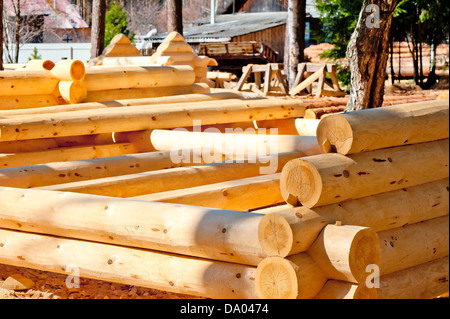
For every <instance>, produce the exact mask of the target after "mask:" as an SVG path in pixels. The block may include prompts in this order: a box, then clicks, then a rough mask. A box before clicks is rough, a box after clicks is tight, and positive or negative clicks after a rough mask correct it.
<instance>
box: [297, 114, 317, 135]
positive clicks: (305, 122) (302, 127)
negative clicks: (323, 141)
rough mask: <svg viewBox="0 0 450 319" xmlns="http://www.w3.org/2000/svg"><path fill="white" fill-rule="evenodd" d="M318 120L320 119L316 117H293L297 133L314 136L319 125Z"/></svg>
mask: <svg viewBox="0 0 450 319" xmlns="http://www.w3.org/2000/svg"><path fill="white" fill-rule="evenodd" d="M305 113H306V111H305ZM319 122H320V120H317V119H305V118H299V119H295V128H296V129H297V132H298V135H302V136H316V131H317V126H318V125H319Z"/></svg>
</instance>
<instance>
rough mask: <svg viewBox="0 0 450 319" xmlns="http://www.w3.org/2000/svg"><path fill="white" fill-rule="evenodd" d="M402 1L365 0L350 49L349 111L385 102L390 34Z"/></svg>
mask: <svg viewBox="0 0 450 319" xmlns="http://www.w3.org/2000/svg"><path fill="white" fill-rule="evenodd" d="M397 3H398V0H375V1H371V0H365V1H364V5H363V8H362V11H361V14H360V17H359V21H358V24H357V26H356V29H355V31H354V33H353V35H352V37H351V39H350V42H349V45H348V48H347V58H348V59H349V64H350V71H351V92H350V98H349V102H348V104H347V108H346V111H353V110H360V109H367V108H375V107H381V106H382V104H383V96H384V84H385V77H386V66H387V59H388V56H389V49H388V47H389V36H390V29H391V23H392V16H393V13H394V9H395V7H396V5H397Z"/></svg>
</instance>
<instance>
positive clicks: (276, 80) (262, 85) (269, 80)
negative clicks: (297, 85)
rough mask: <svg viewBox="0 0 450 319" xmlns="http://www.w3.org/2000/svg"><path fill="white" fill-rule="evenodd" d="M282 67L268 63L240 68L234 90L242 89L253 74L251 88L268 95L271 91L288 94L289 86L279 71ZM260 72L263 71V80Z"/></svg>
mask: <svg viewBox="0 0 450 319" xmlns="http://www.w3.org/2000/svg"><path fill="white" fill-rule="evenodd" d="M281 71H282V68H281V67H280V65H279V64H278V63H268V64H266V65H257V64H249V65H247V66H245V67H243V68H242V76H241V78H240V79H239V81H238V83H237V84H236V86H235V88H234V90H235V91H242V90H243V88H244V84H245V83H247V81H248V79H249V78H250V76H251V74H252V73H253V74H254V78H255V83H254V84H255V85H254V86H252V87H251V90H252V91H254V92H256V93H260V94H262V95H264V96H268V95H270V94H272V93H275V92H276V93H280V92H281V93H283V94H288V91H289V88H288V85H287V83H286V79H285V78H284V76H283V74H282V73H281ZM262 73H264V82H262V81H263V77H262Z"/></svg>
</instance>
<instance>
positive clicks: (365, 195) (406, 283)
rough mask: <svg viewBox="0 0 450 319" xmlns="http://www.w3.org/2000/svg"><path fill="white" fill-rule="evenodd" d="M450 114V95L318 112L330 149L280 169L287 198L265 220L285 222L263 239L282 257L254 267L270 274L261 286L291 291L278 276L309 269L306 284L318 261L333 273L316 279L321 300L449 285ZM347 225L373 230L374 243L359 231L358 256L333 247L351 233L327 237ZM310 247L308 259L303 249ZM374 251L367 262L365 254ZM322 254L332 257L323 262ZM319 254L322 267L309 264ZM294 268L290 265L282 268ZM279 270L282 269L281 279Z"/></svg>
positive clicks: (438, 290) (440, 289)
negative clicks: (358, 273) (335, 112)
mask: <svg viewBox="0 0 450 319" xmlns="http://www.w3.org/2000/svg"><path fill="white" fill-rule="evenodd" d="M448 121H449V102H448V100H437V101H431V102H429V101H426V102H421V103H412V104H406V105H398V106H391V107H385V108H379V109H370V110H362V111H355V112H350V113H345V114H338V115H331V116H328V117H326V118H324V119H322V120H321V121H320V122H319V124H318V126H317V140H318V143H319V144H320V145H321V146H322V148H323V150H324V151H325V152H326V154H319V155H316V156H308V157H303V158H299V159H294V160H292V161H289V162H288V163H287V164H286V165H285V166H284V168H283V170H282V173H281V177H280V188H281V192H282V196H283V198H284V199H285V201H286V202H287V203H288V204H289V206H286V207H283V208H280V210H279V211H278V212H274V213H272V214H269V215H267V216H266V218H267V219H268V222H267V223H268V224H271V225H273V224H274V221H276V220H277V219H283V218H284V219H286V221H289V223H286V225H285V226H284V229H283V231H280V230H281V229H282V228H281V227H280V228H279V229H278V231H277V233H276V234H277V238H278V239H279V240H278V241H270V240H267V241H266V242H265V244H264V245H263V250H264V251H266V254H268V255H269V254H270V255H271V256H277V258H278V261H277V262H276V263H274V262H271V261H270V260H268V261H267V262H266V263H264V262H263V263H261V264H260V265H259V266H258V268H260V267H262V266H261V265H265V264H267V265H268V266H267V267H264V268H262V269H258V270H257V278H258V274H260V275H259V276H267V278H266V280H265V286H262V287H260V288H259V289H261V290H265V291H267V292H268V293H277V292H279V291H283V290H282V289H285V290H284V291H286V286H285V284H284V282H285V281H283V280H282V279H287V278H289V276H292V274H294V273H295V274H296V275H297V277H296V278H297V280H298V282H300V279H299V278H303V279H304V277H305V276H308V280H306V279H304V280H305V281H304V284H305V285H312V284H311V282H312V281H311V280H312V279H311V278H313V275H312V273H313V270H314V271H317V270H316V268H317V267H318V268H320V269H321V270H322V272H323V273H324V274H326V275H327V277H328V281H326V283H325V279H324V278H323V277H322V280H321V281H320V282H321V283H325V284H324V285H323V287H322V289H321V290H320V291H319V292H318V294H317V295H316V296H315V298H349V297H351V298H355V297H367V296H371V295H372V296H373V294H374V292H375V291H376V294H377V295H378V298H383V299H395V298H417V299H423V298H434V297H437V296H440V295H442V294H444V293H448V291H449V284H448V282H449V281H448V280H449V268H448V254H449V244H448V243H449V219H448V213H449V206H448V204H449V184H448V183H449V179H448V177H449V171H448V168H449V140H448V138H449V123H448ZM285 216H287V217H285ZM287 218H290V219H287ZM326 224H327V225H328V226H326V227H323V226H324V225H326ZM330 225H333V227H332V228H330V230H327V228H328V227H330ZM346 227H349V228H353V227H356V229H358V227H362V228H364V229H366V230H367V229H370V230H371V231H372V232H376V236H375V235H374V236H373V237H371V238H372V240H376V241H377V245H375V246H369V243H370V240H368V239H362V240H361V244H360V246H359V247H355V248H354V250H355V251H354V253H355V255H354V256H352V249H347V250H345V251H346V252H347V254H343V253H342V252H341V253H339V250H338V248H337V247H340V246H342V245H343V244H344V243H346V242H348V238H347V237H344V236H341V235H338V233H336V237H335V238H334V239H332V237H330V238H327V235H330V236H331V234H332V233H333V232H343V231H344V229H345V228H346ZM322 229H323V230H322ZM331 229H332V230H333V232H332V231H331ZM320 231H322V233H321V234H320V235H319V237H317V239H315V241H314V242H313V243H312V244H310V243H311V242H312V239H314V238H316V237H315V236H316V234H317V233H318V232H320ZM327 232H328V234H327ZM338 236H339V237H338ZM281 238H282V239H283V240H281ZM375 238H376V239H375ZM275 243H277V244H275ZM327 245H329V246H328V247H327ZM304 251H306V253H307V254H308V258H306V256H305V255H301V254H302V253H303V252H304ZM357 253H359V254H361V256H359V257H358V255H357ZM370 254H372V255H373V256H372V258H371V260H369V259H365V257H367V256H368V255H370ZM324 255H328V257H329V260H328V261H327V262H323V256H324ZM299 256H302V257H299ZM375 256H376V257H375ZM309 257H310V258H309ZM280 258H281V259H280ZM282 258H284V259H282ZM305 259H308V261H307V262H305V261H304V260H305ZM299 260H301V261H299ZM344 261H346V263H347V264H346V265H343V263H345V262H344ZM313 262H315V263H316V266H315V267H314V268H311V266H310V265H311V264H312V263H313ZM351 262H354V263H355V266H354V268H352V267H351V266H349V264H350V263H351ZM273 264H275V265H276V266H275V265H273ZM281 265H284V266H281ZM344 266H346V267H347V268H346V267H344ZM358 266H359V267H360V268H361V269H362V268H364V270H363V271H362V273H361V274H364V275H363V276H362V277H359V278H358V277H357V276H353V278H352V277H351V276H349V274H350V273H351V272H350V271H349V270H348V269H357V268H358ZM366 266H367V268H366ZM283 267H284V268H283ZM288 267H290V269H291V270H290V272H288V271H287V270H285V271H284V272H283V271H282V270H281V269H288ZM299 269H301V271H302V272H301V273H299ZM311 269H313V270H311ZM266 273H267V275H266ZM280 273H283V274H284V273H286V274H284V275H283V276H284V277H283V278H279V277H277V276H279V274H280ZM316 276H317V275H316ZM317 278H319V277H317ZM275 279H276V280H275ZM257 282H258V279H257ZM317 282H318V279H316V280H315V281H314V283H317ZM294 283H295V280H294ZM356 284H358V286H355V285H356ZM319 286H320V285H319ZM370 287H375V288H377V289H375V288H371V289H369V291H370V290H371V292H370V294H371V295H370V294H369V295H368V293H369V292H368V290H367V288H370ZM316 289H319V288H316ZM358 289H359V292H357V291H358Z"/></svg>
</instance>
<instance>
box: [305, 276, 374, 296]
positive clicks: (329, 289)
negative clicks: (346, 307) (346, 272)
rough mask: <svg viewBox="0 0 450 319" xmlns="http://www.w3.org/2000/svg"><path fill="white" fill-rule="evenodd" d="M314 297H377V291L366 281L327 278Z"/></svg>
mask: <svg viewBox="0 0 450 319" xmlns="http://www.w3.org/2000/svg"><path fill="white" fill-rule="evenodd" d="M314 299H328V300H329V299H378V291H377V289H376V288H368V287H367V285H366V283H362V284H354V283H351V282H345V281H340V280H328V281H327V282H326V283H325V285H324V286H323V288H322V289H321V290H320V292H319V293H318V294H317V296H315V297H314Z"/></svg>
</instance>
